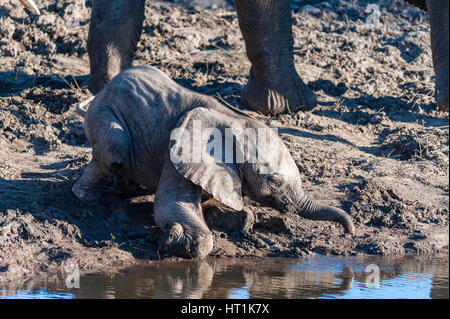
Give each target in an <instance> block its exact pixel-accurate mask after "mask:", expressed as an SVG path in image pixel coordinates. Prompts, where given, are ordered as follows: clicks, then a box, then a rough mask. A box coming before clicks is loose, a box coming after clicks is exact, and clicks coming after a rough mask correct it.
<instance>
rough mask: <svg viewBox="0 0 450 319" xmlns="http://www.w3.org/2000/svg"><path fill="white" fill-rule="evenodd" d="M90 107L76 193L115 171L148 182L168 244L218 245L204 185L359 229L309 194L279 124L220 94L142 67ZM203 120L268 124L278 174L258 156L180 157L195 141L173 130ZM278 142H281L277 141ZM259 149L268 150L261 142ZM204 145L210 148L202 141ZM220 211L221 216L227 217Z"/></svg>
mask: <svg viewBox="0 0 450 319" xmlns="http://www.w3.org/2000/svg"><path fill="white" fill-rule="evenodd" d="M84 115H85V123H84V130H85V133H86V136H87V138H88V140H89V142H90V144H91V145H92V147H93V152H92V154H93V158H92V161H91V162H90V164H89V165H88V166H87V167H86V168H85V170H84V172H83V174H82V176H81V178H80V179H79V180H78V181H77V183H76V184H75V185H74V186H73V192H74V194H75V195H76V196H77V197H78V198H80V199H81V200H85V199H89V198H91V197H92V196H93V194H94V193H95V192H94V189H95V187H96V185H98V184H99V183H100V181H101V179H102V177H103V176H104V175H105V173H107V172H110V173H111V172H112V173H113V174H116V175H117V176H119V177H120V178H122V179H126V180H130V181H132V182H135V183H138V184H141V185H144V186H146V187H147V188H148V190H149V191H151V192H154V193H155V201H154V218H155V222H156V224H157V225H158V226H160V227H162V228H163V229H165V230H166V233H165V237H164V239H163V241H162V242H161V246H160V249H161V250H162V251H164V252H167V253H171V254H174V255H177V256H180V257H185V258H196V257H204V256H206V255H208V253H209V252H210V251H211V250H212V248H213V238H212V234H211V231H210V230H209V228H208V226H207V224H206V222H205V219H204V216H203V212H202V205H201V198H202V193H206V194H209V195H210V196H212V197H213V199H214V200H216V201H218V202H220V203H221V204H222V205H223V206H227V207H229V210H230V211H235V212H239V211H243V210H245V208H244V205H243V201H242V195H243V194H246V195H248V196H249V197H250V198H252V199H254V200H256V201H259V202H260V203H262V204H264V205H268V206H271V207H274V208H276V209H278V210H280V211H281V212H293V213H297V214H299V215H301V216H303V217H304V218H307V219H313V220H324V221H334V222H337V223H339V224H341V225H342V226H343V227H344V229H345V231H346V232H349V233H353V232H354V226H353V223H352V220H351V218H350V216H349V215H347V213H345V212H344V211H343V210H341V209H339V208H334V207H329V206H324V205H321V204H318V203H316V202H315V201H313V200H311V199H310V198H308V197H307V196H306V195H305V194H304V192H303V189H302V183H301V180H300V174H299V171H298V168H297V166H296V165H295V162H294V160H293V159H292V157H291V155H290V153H289V151H288V150H287V148H286V146H285V145H284V144H283V143H282V142H281V140H280V139H279V137H278V135H277V134H276V133H275V132H273V131H272V130H270V129H268V127H267V126H266V125H264V124H263V123H261V122H260V121H258V120H256V119H254V118H252V117H250V116H247V115H246V114H245V113H242V112H239V111H236V110H233V109H231V108H230V107H228V106H226V105H225V104H222V103H221V102H219V101H218V100H216V99H215V98H212V97H208V96H205V95H201V94H198V93H195V92H193V91H190V90H188V89H186V88H183V87H181V86H180V85H178V84H177V83H175V82H174V81H172V80H171V79H170V78H168V77H167V76H166V75H165V74H163V73H162V72H160V71H159V70H157V69H155V68H153V67H134V68H131V69H129V70H126V71H124V72H122V73H120V74H119V75H118V76H117V77H115V78H114V79H113V80H111V82H110V83H109V84H108V85H107V86H106V87H105V89H103V90H102V91H101V92H100V93H99V94H98V95H97V96H96V97H95V99H94V100H93V102H92V103H91V105H90V106H89V108H88V110H87V112H86V113H85V114H84ZM195 121H199V122H200V123H201V127H202V128H217V129H218V130H220V132H221V133H222V134H224V132H225V129H226V128H230V127H233V128H237V129H245V128H255V129H256V128H265V129H266V130H264V132H266V133H265V134H266V137H267V141H268V145H269V146H270V149H273V150H274V151H273V152H272V153H275V150H276V149H277V150H278V151H277V152H276V154H273V155H277V156H278V161H277V165H275V166H274V170H273V171H272V172H271V174H260V172H261V169H262V166H261V165H262V164H259V163H258V162H256V163H251V162H250V161H243V162H240V163H236V161H234V162H231V163H228V164H223V163H222V164H221V163H220V162H219V163H216V162H214V163H208V162H205V161H201V162H197V163H195V162H187V161H176V160H174V159H173V157H171V156H170V155H171V153H170V150H173V149H177V148H176V146H178V147H179V146H181V147H182V148H184V147H186V145H187V144H186V140H185V139H184V138H183V136H184V135H176V134H175V135H172V136H171V134H173V129H175V128H178V129H183V130H184V131H183V132H188V133H189V135H188V136H192V134H193V133H192V131H193V123H195ZM223 136H225V134H224V135H223ZM208 139H209V135H208V137H207V139H206V141H208ZM236 143H238V144H236ZM239 143H240V144H239ZM251 143H254V141H253V142H251ZM275 144H276V145H277V146H278V148H275V147H273V146H275ZM223 145H224V146H223V147H224V148H225V149H224V153H223V154H225V151H229V152H233V150H234V147H236V145H245V142H243V141H242V140H240V139H239V138H237V139H236V142H235V144H234V145H231V146H230V145H228V146H227V145H226V143H224V144H223ZM248 145H250V144H248ZM248 145H247V147H249V146H248ZM252 145H256V144H255V143H254V144H252ZM187 147H188V148H186V149H190V148H189V145H187ZM227 147H228V149H227ZM230 147H231V148H230ZM257 149H258V150H259V151H261V150H260V148H259V144H258V146H257ZM200 152H205V150H204V149H203V147H202V146H201V147H200ZM263 152H264V151H263ZM175 154H178V153H177V152H175ZM216 217H217V216H216ZM214 219H215V222H216V223H217V222H218V220H220V218H219V219H217V218H214Z"/></svg>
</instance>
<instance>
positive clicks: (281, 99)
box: [242, 70, 317, 115]
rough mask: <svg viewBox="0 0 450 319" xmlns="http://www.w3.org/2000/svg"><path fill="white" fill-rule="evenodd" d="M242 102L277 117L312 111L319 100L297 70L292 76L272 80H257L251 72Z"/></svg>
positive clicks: (281, 76) (282, 76)
mask: <svg viewBox="0 0 450 319" xmlns="http://www.w3.org/2000/svg"><path fill="white" fill-rule="evenodd" d="M242 102H243V104H244V106H246V107H248V108H250V109H252V110H255V111H258V112H261V113H263V114H265V115H277V114H282V113H288V112H298V111H307V110H310V109H312V108H314V107H315V106H316V105H317V98H316V96H315V94H314V92H313V91H312V90H311V89H310V88H309V87H308V86H307V85H306V84H305V83H304V82H303V80H302V79H301V78H300V76H299V75H298V74H297V72H296V71H295V70H294V71H293V72H292V75H291V76H284V75H280V76H279V78H277V79H270V80H266V79H264V78H257V77H255V76H253V72H251V74H250V79H249V81H248V83H247V85H246V86H245V87H244V90H243V92H242Z"/></svg>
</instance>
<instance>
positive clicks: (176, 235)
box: [159, 223, 213, 258]
mask: <svg viewBox="0 0 450 319" xmlns="http://www.w3.org/2000/svg"><path fill="white" fill-rule="evenodd" d="M212 249H213V237H212V234H211V232H210V231H209V230H200V229H197V228H195V229H191V228H183V226H181V225H180V224H178V223H174V224H173V225H172V227H171V228H170V229H169V230H167V231H166V233H165V234H164V237H163V239H162V241H161V244H160V246H159V250H160V251H161V252H163V253H169V254H172V255H175V256H177V257H182V258H204V257H206V256H207V255H208V254H209V253H210V252H211V250H212Z"/></svg>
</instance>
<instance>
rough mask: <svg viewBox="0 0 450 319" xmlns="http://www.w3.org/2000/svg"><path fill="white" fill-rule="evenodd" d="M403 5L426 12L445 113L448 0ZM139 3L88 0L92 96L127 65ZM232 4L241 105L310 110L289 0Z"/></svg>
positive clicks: (139, 21)
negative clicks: (242, 52) (244, 79)
mask: <svg viewBox="0 0 450 319" xmlns="http://www.w3.org/2000/svg"><path fill="white" fill-rule="evenodd" d="M408 2H410V3H412V4H414V5H417V6H418V7H420V8H422V9H426V8H428V11H429V13H430V20H431V44H432V50H433V62H434V67H435V71H436V101H437V103H438V106H439V107H440V108H442V109H446V110H447V111H448V84H449V82H448V68H449V52H448V32H449V29H448V0H426V1H425V0H408ZM144 4H145V0H94V2H93V10H92V19H91V26H90V30H89V39H88V52H89V57H90V62H91V78H90V80H89V88H90V89H91V91H92V92H93V93H97V92H99V91H100V90H101V89H102V88H103V87H104V86H105V85H106V84H107V83H108V81H109V80H111V79H112V78H113V77H114V76H115V75H117V74H118V73H119V72H120V71H122V70H125V69H127V68H128V67H130V66H131V62H132V59H133V55H134V52H135V51H136V45H137V42H138V40H139V38H140V35H141V32H142V25H143V21H144V12H145V9H144ZM235 4H236V11H237V14H238V19H239V26H240V28H241V31H242V34H243V37H244V40H245V43H246V48H247V56H248V58H249V60H250V62H251V63H252V67H251V71H250V77H249V81H248V83H247V85H246V86H245V88H244V90H243V92H242V101H243V103H244V105H245V106H247V107H249V108H252V109H254V110H257V111H260V112H262V113H265V114H279V113H284V112H287V111H288V110H291V111H296V110H299V109H301V108H311V107H314V106H315V105H316V104H317V100H316V97H315V95H314V93H313V92H312V91H311V90H310V89H309V88H308V86H306V85H305V84H304V82H303V81H302V79H301V78H300V77H299V76H298V74H297V71H296V70H295V66H294V56H293V43H294V41H293V33H292V16H291V10H290V6H289V0H235Z"/></svg>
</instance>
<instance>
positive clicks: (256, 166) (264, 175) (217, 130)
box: [170, 107, 354, 233]
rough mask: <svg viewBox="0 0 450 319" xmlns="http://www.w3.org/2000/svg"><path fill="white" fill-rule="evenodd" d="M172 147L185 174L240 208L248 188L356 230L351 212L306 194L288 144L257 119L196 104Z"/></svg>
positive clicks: (270, 201) (262, 198)
mask: <svg viewBox="0 0 450 319" xmlns="http://www.w3.org/2000/svg"><path fill="white" fill-rule="evenodd" d="M170 151H171V160H172V162H173V164H174V166H175V167H176V169H177V171H178V172H179V173H180V174H181V175H183V176H184V177H185V178H187V179H188V180H190V181H191V182H193V183H194V184H196V185H198V186H201V187H202V189H203V190H204V191H206V192H207V193H209V194H211V195H212V196H213V197H214V198H215V199H216V200H218V201H220V202H222V203H223V204H225V205H227V206H229V207H231V208H233V209H235V210H242V208H243V201H242V192H243V193H245V194H246V195H248V196H249V197H251V198H252V199H254V200H256V201H258V202H260V203H263V204H266V205H268V206H271V207H274V208H275V209H277V210H279V211H282V212H288V211H289V212H293V213H297V214H299V215H300V216H302V217H304V218H307V219H313V220H326V221H334V222H337V223H339V224H341V225H342V226H343V227H344V229H345V231H346V232H349V233H353V232H354V226H353V222H352V220H351V217H350V216H349V215H348V214H347V213H346V212H344V211H343V210H341V209H339V208H335V207H331V206H325V205H321V204H319V203H317V202H315V201H314V200H312V199H310V198H309V197H307V196H306V195H305V194H304V192H303V188H302V183H301V179H300V173H299V170H298V168H297V166H296V164H295V162H294V160H293V158H292V156H291V154H290V153H289V151H288V149H287V148H286V146H285V145H284V143H283V142H282V141H281V139H280V138H279V137H278V134H277V133H276V132H274V131H273V130H272V129H270V128H269V127H267V126H265V125H264V124H262V123H261V122H259V121H257V120H255V119H252V118H249V117H245V116H243V115H239V114H235V115H233V114H231V113H229V112H228V114H224V113H223V112H218V111H216V110H212V109H206V108H202V107H200V108H196V109H194V110H192V111H190V112H188V113H187V114H186V115H185V116H184V117H183V118H181V119H180V120H179V122H178V127H177V130H174V131H172V136H171V148H170Z"/></svg>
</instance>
